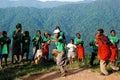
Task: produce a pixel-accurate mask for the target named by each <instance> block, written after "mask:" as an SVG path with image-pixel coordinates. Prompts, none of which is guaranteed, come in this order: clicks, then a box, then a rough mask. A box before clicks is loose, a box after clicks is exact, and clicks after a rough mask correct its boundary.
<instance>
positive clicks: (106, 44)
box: [96, 29, 119, 76]
mask: <svg viewBox="0 0 120 80" xmlns="http://www.w3.org/2000/svg"><path fill="white" fill-rule="evenodd" d="M96 44H98V56H99V59H100V70H101V75H105V76H106V75H109V73H108V71H107V70H106V66H107V65H108V63H109V64H110V67H111V68H112V69H113V70H119V68H118V67H116V66H114V65H113V64H112V63H111V62H110V61H109V59H110V57H111V50H110V46H111V45H112V43H111V42H110V40H109V39H108V37H107V36H105V35H104V30H103V29H98V30H97V35H96Z"/></svg>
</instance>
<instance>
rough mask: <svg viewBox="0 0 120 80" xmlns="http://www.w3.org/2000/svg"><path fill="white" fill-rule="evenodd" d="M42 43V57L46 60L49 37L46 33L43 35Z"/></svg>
mask: <svg viewBox="0 0 120 80" xmlns="http://www.w3.org/2000/svg"><path fill="white" fill-rule="evenodd" d="M42 43H43V45H42V50H43V55H44V57H45V59H47V60H48V58H49V44H50V35H49V34H48V33H47V32H45V33H44V37H43V39H42Z"/></svg>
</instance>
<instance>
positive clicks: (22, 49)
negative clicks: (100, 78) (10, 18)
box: [0, 24, 119, 76]
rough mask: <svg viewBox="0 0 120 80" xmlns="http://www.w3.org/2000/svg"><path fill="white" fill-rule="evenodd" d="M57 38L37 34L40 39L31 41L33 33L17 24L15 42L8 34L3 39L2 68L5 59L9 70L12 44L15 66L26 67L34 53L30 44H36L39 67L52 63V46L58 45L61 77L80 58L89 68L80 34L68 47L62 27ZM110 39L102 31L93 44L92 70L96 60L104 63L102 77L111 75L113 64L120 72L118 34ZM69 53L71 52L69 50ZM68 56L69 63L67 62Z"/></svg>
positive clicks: (36, 38) (58, 30)
mask: <svg viewBox="0 0 120 80" xmlns="http://www.w3.org/2000/svg"><path fill="white" fill-rule="evenodd" d="M53 33H54V35H51V34H49V33H48V32H45V33H44V37H42V36H41V31H40V30H37V31H36V35H35V36H34V37H33V38H32V39H31V37H30V35H29V31H24V32H23V31H22V25H21V24H17V25H16V30H15V31H13V33H12V41H11V39H10V38H9V37H8V36H7V32H6V31H3V32H2V36H1V38H0V45H1V49H0V51H1V52H0V60H1V61H0V68H2V62H3V61H2V59H3V58H4V60H5V66H7V65H8V63H7V58H8V54H9V51H10V50H9V45H10V43H11V42H12V60H11V62H12V63H13V64H14V63H23V57H24V54H26V61H28V60H29V51H30V42H31V41H32V43H33V55H32V60H31V62H33V63H34V62H36V60H37V62H36V63H39V60H40V58H44V59H46V60H48V59H49V45H50V43H51V42H54V43H55V45H56V49H53V51H52V54H53V56H55V59H56V63H57V65H58V66H59V68H60V72H61V76H65V75H66V70H65V66H66V64H67V63H69V64H70V65H72V63H73V61H74V59H75V57H76V56H77V58H78V61H82V64H85V62H84V58H85V55H84V54H85V53H84V41H83V39H82V37H81V35H80V33H76V37H75V39H70V41H69V43H68V44H67V43H66V37H65V33H64V32H63V31H61V30H60V27H59V26H57V27H56V28H55V29H54V31H53ZM110 34H111V35H110V36H108V37H107V36H106V35H105V34H104V30H103V29H98V30H97V32H96V34H95V38H94V39H93V40H92V41H91V42H90V44H89V45H90V46H91V47H92V49H93V50H92V54H91V59H90V66H93V65H94V60H95V58H96V56H98V59H99V60H100V70H101V74H102V75H108V74H109V73H108V71H107V70H106V66H107V64H108V63H109V64H110V67H111V68H112V69H113V70H119V67H117V66H116V65H115V64H116V60H117V50H118V47H117V44H118V42H119V38H118V37H117V36H116V32H115V30H111V31H110ZM66 49H67V50H66ZM66 53H67V57H68V58H67V60H66Z"/></svg>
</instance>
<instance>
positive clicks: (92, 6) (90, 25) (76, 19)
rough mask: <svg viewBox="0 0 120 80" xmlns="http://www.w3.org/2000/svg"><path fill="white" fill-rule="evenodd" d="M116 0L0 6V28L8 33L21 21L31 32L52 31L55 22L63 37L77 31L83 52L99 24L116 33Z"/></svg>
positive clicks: (119, 17)
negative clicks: (43, 5) (36, 5)
mask: <svg viewBox="0 0 120 80" xmlns="http://www.w3.org/2000/svg"><path fill="white" fill-rule="evenodd" d="M119 4H120V0H114V1H113V0H97V1H94V2H91V3H80V4H69V5H64V6H60V7H55V8H46V9H37V8H28V7H16V8H4V9H3V8H1V9H0V19H1V20H0V30H1V31H2V30H6V31H8V33H9V35H10V36H11V34H12V31H13V30H14V29H15V25H16V24H17V23H21V24H22V25H23V30H28V31H30V32H31V33H30V34H31V36H33V35H34V33H35V30H37V29H40V30H41V31H42V33H43V32H44V31H48V32H50V33H53V30H54V28H55V26H56V25H59V26H60V27H61V29H62V30H63V31H64V32H65V34H66V37H67V40H69V39H70V38H74V37H75V33H77V32H79V33H81V35H82V37H83V39H84V41H85V48H86V53H90V48H89V45H88V43H89V42H90V40H92V38H93V37H94V34H95V33H96V30H97V29H98V28H103V29H104V30H105V32H106V34H109V31H110V30H111V29H115V30H116V31H117V34H118V36H120V28H119V26H120V14H119V13H120V5H119Z"/></svg>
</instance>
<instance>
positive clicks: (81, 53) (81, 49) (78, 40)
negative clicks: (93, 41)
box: [74, 33, 84, 64]
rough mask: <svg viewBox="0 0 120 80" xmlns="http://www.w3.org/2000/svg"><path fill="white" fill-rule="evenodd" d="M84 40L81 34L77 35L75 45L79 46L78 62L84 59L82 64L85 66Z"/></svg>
mask: <svg viewBox="0 0 120 80" xmlns="http://www.w3.org/2000/svg"><path fill="white" fill-rule="evenodd" d="M83 43H84V41H83V39H82V38H81V35H80V34H79V33H77V34H76V38H75V40H74V44H75V45H76V46H77V53H78V60H79V61H80V59H82V63H83V64H84V46H83Z"/></svg>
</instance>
